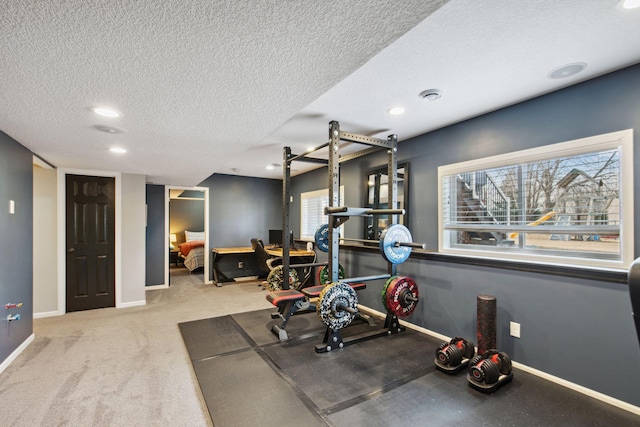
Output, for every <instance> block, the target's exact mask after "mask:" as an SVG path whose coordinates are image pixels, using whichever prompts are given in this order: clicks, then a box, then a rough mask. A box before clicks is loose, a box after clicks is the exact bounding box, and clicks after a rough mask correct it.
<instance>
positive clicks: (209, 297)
mask: <svg viewBox="0 0 640 427" xmlns="http://www.w3.org/2000/svg"><path fill="white" fill-rule="evenodd" d="M171 276H172V277H171V287H170V288H169V289H161V290H154V291H147V294H146V295H147V305H145V306H142V307H134V308H124V309H116V308H107V309H100V310H90V311H83V312H76V313H70V314H66V315H64V316H59V317H50V318H44V319H36V320H35V321H34V333H35V340H34V342H32V343H31V344H30V345H29V346H28V347H27V349H26V350H25V351H24V352H23V353H22V354H21V355H20V356H19V357H18V358H17V359H16V360H15V361H14V362H13V363H12V364H11V365H10V366H9V367H8V368H7V369H6V370H5V371H4V372H3V373H2V374H0V414H1V415H0V417H1V419H0V425H2V426H5V425H6V426H208V425H211V421H210V419H209V416H208V414H207V411H206V407H205V405H204V404H203V401H202V397H201V395H200V389H199V387H198V385H197V383H196V380H195V377H194V375H193V371H192V368H191V363H190V361H189V359H188V355H187V352H186V350H185V347H184V343H183V341H182V337H181V335H180V332H179V330H178V323H179V322H185V321H189V320H196V319H202V318H207V317H214V316H221V315H226V314H232V313H239V312H243V311H253V310H259V309H263V308H268V307H271V305H270V304H269V303H268V302H267V301H266V300H265V298H264V295H265V291H263V290H262V288H260V287H258V286H257V283H255V282H253V283H252V282H246V283H236V284H227V285H225V286H223V287H221V288H218V287H215V286H213V285H204V284H203V280H202V275H201V274H194V275H190V274H188V271H187V270H186V269H184V268H172V271H171Z"/></svg>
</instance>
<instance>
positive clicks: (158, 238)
mask: <svg viewBox="0 0 640 427" xmlns="http://www.w3.org/2000/svg"><path fill="white" fill-rule="evenodd" d="M146 193H147V194H146V196H147V234H146V245H147V246H146V249H147V250H146V254H147V255H146V263H145V264H146V265H145V267H146V270H145V271H146V278H145V285H146V286H153V285H162V284H163V283H164V260H165V258H164V255H165V252H166V251H167V247H168V243H167V242H165V239H164V226H165V220H164V194H165V191H164V185H153V184H147V188H146Z"/></svg>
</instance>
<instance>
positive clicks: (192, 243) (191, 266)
mask: <svg viewBox="0 0 640 427" xmlns="http://www.w3.org/2000/svg"><path fill="white" fill-rule="evenodd" d="M184 237H185V242H184V243H180V245H178V248H179V252H178V256H179V257H180V258H181V259H182V262H183V264H184V266H185V267H186V268H187V269H188V270H189V272H193V270H195V269H196V268H199V267H204V231H186V230H185V232H184Z"/></svg>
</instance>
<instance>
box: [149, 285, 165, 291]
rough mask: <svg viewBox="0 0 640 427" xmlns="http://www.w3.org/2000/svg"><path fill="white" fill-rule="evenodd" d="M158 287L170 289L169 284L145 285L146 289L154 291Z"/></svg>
mask: <svg viewBox="0 0 640 427" xmlns="http://www.w3.org/2000/svg"><path fill="white" fill-rule="evenodd" d="M156 289H169V285H151V286H145V287H144V290H145V291H154V290H156Z"/></svg>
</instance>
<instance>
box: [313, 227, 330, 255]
mask: <svg viewBox="0 0 640 427" xmlns="http://www.w3.org/2000/svg"><path fill="white" fill-rule="evenodd" d="M314 238H315V241H316V246H317V248H318V249H320V250H321V251H322V252H329V224H322V225H321V226H320V227H318V229H317V230H316V234H315V236H314Z"/></svg>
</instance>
